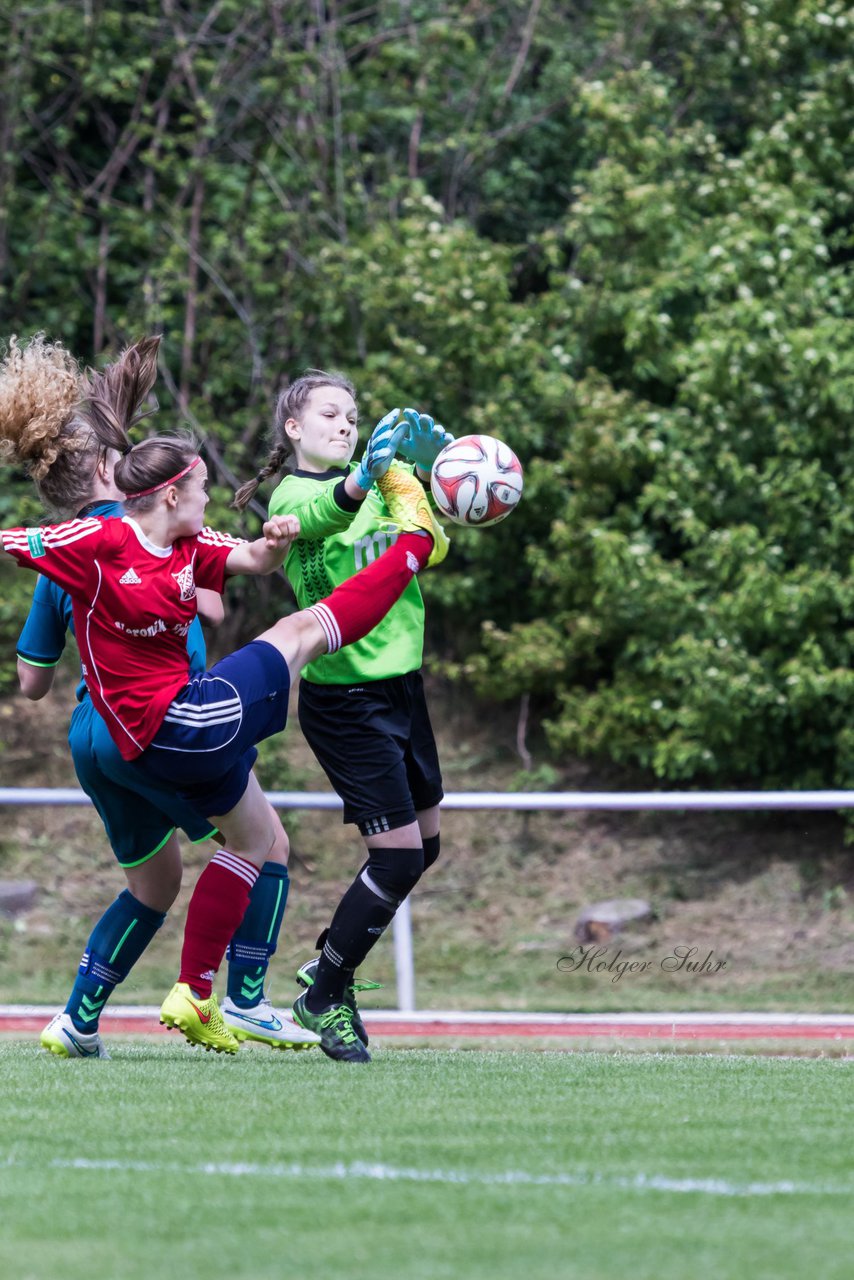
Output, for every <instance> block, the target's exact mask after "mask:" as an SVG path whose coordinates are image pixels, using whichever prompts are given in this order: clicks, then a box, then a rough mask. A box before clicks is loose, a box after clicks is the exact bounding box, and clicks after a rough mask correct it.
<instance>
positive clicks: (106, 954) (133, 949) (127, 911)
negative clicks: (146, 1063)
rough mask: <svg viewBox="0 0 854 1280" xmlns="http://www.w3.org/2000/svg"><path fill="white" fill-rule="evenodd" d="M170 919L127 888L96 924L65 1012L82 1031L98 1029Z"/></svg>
mask: <svg viewBox="0 0 854 1280" xmlns="http://www.w3.org/2000/svg"><path fill="white" fill-rule="evenodd" d="M165 919H166V914H165V912H163V911H155V910H154V909H153V907H147V906H146V905H145V904H144V903H142V902H140V901H139V899H138V898H135V897H134V896H133V894H132V893H131V891H130V889H125V890H124V892H122V893H120V894H119V896H118V897H117V898H116V900H115V902H113V903H111V904H110V906H109V907H107V910H106V911H105V912H104V914H103V915H102V916H101V919H100V920H99V921H98V923H97V924H96V925H95V928H94V929H93V930H92V933H91V934H90V936H89V941H88V942H87V944H86V950H85V951H84V952H83V958H82V960H81V961H80V968H79V970H78V972H77V977H76V979H75V981H74V986H73V987H72V988H71V994H70V996H69V997H68V1003H67V1004H66V1006H65V1012H66V1013H67V1014H69V1015H70V1017H71V1021H72V1022H73V1023H74V1025H75V1027H76V1028H77V1030H78V1031H83V1032H86V1033H88V1034H91V1032H93V1031H97V1030H98V1019H99V1017H100V1016H101V1010H102V1009H103V1007H104V1005H105V1004H106V1003H107V1001H108V1000H109V998H110V996H111V995H112V993H113V991H114V990H115V988H116V986H117V985H118V984H119V983H120V982H123V981H124V979H125V978H126V977H127V975H128V974H129V973H130V971H131V969H132V968H133V966H134V965H135V964H136V962H137V960H138V959H139V957H140V956H141V955H142V953H143V951H145V948H146V947H147V946H148V944H149V943H150V942H151V939H152V938H153V937H154V935H155V934H156V933H157V930H158V929H159V928H160V926H161V925H162V924H163V921H164V920H165Z"/></svg>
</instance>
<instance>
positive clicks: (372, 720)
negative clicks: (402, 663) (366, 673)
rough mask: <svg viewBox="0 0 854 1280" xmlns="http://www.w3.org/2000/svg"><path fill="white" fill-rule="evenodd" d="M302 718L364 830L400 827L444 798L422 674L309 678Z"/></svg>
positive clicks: (348, 816) (349, 817) (351, 817)
mask: <svg viewBox="0 0 854 1280" xmlns="http://www.w3.org/2000/svg"><path fill="white" fill-rule="evenodd" d="M299 721H300V727H301V728H302V731H303V734H304V735H305V738H306V741H307V742H308V745H309V746H310V747H311V749H312V751H313V752H314V754H315V755H316V756H317V759H318V762H319V763H320V764H321V765H322V767H323V770H324V772H325V774H326V776H327V777H328V779H329V781H330V782H331V783H332V785H333V787H334V788H335V790H336V791H337V792H338V795H339V796H340V797H341V799H342V800H343V801H344V821H345V822H355V823H357V825H358V827H359V830H360V831H361V833H362V835H365V836H369V835H378V834H379V832H381V831H394V830H396V829H397V828H398V827H405V826H408V825H409V823H410V822H414V821H415V815H416V813H417V812H419V811H420V810H422V809H432V807H433V805H436V804H438V803H439V801H440V800H441V799H442V794H443V792H442V774H441V770H440V768H439V755H438V752H437V750H436V739H435V738H434V736H433V726H432V725H431V724H430V716H429V713H428V711H427V703H426V700H425V698H424V682H423V680H422V678H421V672H420V671H409V672H407V674H406V675H402V676H392V677H390V678H389V679H387V680H366V681H365V683H364V684H353V685H348V684H315V683H314V681H311V680H302V681H301V682H300V691H299Z"/></svg>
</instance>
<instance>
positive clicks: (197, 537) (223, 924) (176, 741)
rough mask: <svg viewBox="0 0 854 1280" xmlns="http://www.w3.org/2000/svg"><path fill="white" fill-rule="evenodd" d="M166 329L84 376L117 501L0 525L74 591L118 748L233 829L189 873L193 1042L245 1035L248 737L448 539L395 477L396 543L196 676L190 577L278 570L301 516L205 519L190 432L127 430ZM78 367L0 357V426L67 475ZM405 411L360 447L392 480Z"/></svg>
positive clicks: (251, 868) (176, 1007) (178, 1001)
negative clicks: (226, 1018) (218, 525)
mask: <svg viewBox="0 0 854 1280" xmlns="http://www.w3.org/2000/svg"><path fill="white" fill-rule="evenodd" d="M157 342H158V340H157V339H147V340H144V341H143V342H142V343H139V344H136V346H133V347H130V348H129V349H128V350H127V351H125V352H124V353H123V355H122V357H121V358H120V359H119V360H118V361H117V362H116V363H115V364H114V365H112V366H110V367H109V368H108V369H107V370H106V371H105V372H104V373H103V374H100V375H92V376H91V377H90V382H89V398H88V404H87V419H88V420H89V421H90V422H91V424H92V429H93V433H94V435H95V437H96V439H97V441H98V443H99V445H100V446H101V447H102V448H104V449H113V450H116V451H118V453H119V454H120V455H121V458H120V460H119V462H118V463H117V464H116V467H115V480H116V484H117V485H118V487H119V488H120V490H121V491H122V492H123V493H124V494H125V495H126V496H125V512H126V514H125V516H124V518H123V519H122V520H103V519H99V518H97V517H92V518H84V519H80V520H72V521H67V522H65V523H63V524H58V525H52V526H51V525H48V526H44V527H38V528H31V529H7V530H4V531H2V532H0V543H2V547H3V550H4V551H5V552H6V553H7V554H8V555H11V556H12V557H13V558H14V559H15V560H16V561H17V562H18V563H19V564H21V565H23V566H26V567H28V568H31V569H35V570H37V571H39V572H40V573H42V574H43V575H44V576H45V577H46V578H49V579H50V580H51V581H53V582H55V583H57V584H58V585H59V586H61V587H62V588H63V589H64V590H66V591H67V592H68V594H69V596H70V597H71V600H72V607H73V613H74V621H75V630H76V635H77V640H78V645H79V647H80V652H81V657H82V659H83V670H84V675H85V678H86V683H87V687H88V689H89V692H90V695H91V697H92V701H93V704H94V705H95V706H96V708H97V709H98V711H99V713H100V714H101V716H102V717H103V719H104V721H105V723H106V725H107V727H108V729H109V731H110V734H111V736H112V737H113V740H114V741H115V743H116V745H117V746H118V748H119V751H120V752H121V754H122V756H123V757H124V758H125V759H126V760H130V761H134V762H135V764H136V767H138V768H139V769H141V770H142V771H143V772H144V773H145V774H146V775H147V776H148V777H149V778H152V779H156V780H157V781H158V782H160V783H162V782H163V781H166V782H171V783H173V784H174V785H175V786H176V788H177V789H178V790H179V791H180V793H181V794H182V795H183V796H184V797H185V799H186V800H187V801H188V802H189V803H190V804H192V806H193V807H194V808H195V809H196V810H197V811H198V812H199V813H200V814H201V815H202V816H203V817H205V818H208V819H209V820H210V821H211V823H212V824H214V825H215V826H217V827H218V828H219V830H220V831H221V832H222V834H223V836H224V838H225V845H226V847H225V848H224V849H223V850H221V851H220V852H219V853H217V854H216V855H215V856H214V858H213V859H212V861H211V862H210V863H209V864H208V866H207V867H206V868H205V870H204V871H203V872H202V874H201V876H200V878H199V881H198V883H197V885H196V887H195V889H194V891H193V895H192V898H191V901H190V905H189V909H188V915H187V924H186V928H185V932H184V946H183V950H182V956H181V971H180V974H179V977H178V981H177V983H176V984H175V986H174V987H173V989H172V991H171V992H170V993H169V995H168V996H167V998H166V1000H165V1002H164V1004H163V1007H162V1009H161V1020H162V1021H163V1022H164V1023H165V1024H166V1025H167V1026H173V1027H177V1028H179V1029H180V1030H181V1031H182V1032H183V1034H184V1035H185V1036H186V1037H187V1039H188V1040H190V1041H192V1042H194V1043H198V1044H203V1045H205V1047H206V1048H211V1049H215V1050H216V1051H218V1052H219V1051H225V1052H229V1053H234V1052H236V1050H237V1048H238V1042H237V1040H236V1039H235V1037H234V1036H233V1035H232V1033H231V1031H230V1030H229V1029H228V1027H227V1026H226V1025H225V1023H224V1022H223V1019H222V1015H221V1013H220V1011H219V1007H218V1005H217V1001H216V997H215V996H214V995H213V993H212V983H213V978H214V976H215V974H216V971H217V969H218V968H219V966H220V963H221V962H222V958H223V955H224V952H225V948H226V945H227V943H228V941H229V939H230V937H231V936H232V934H233V933H234V930H235V928H236V927H237V925H238V924H239V923H240V921H241V920H242V918H243V915H244V912H245V910H246V906H247V902H248V899H249V893H250V890H251V888H252V886H253V884H254V883H255V880H256V878H257V876H258V873H259V869H260V867H261V866H262V865H263V864H264V862H265V860H266V858H267V854H268V851H269V850H270V848H272V847H273V843H274V841H275V831H274V829H273V821H272V817H271V810H270V806H269V804H268V803H267V800H266V798H265V797H264V794H263V792H262V790H261V787H260V785H259V783H258V781H257V779H256V777H255V775H254V773H253V772H252V765H253V764H254V761H255V758H256V755H257V752H256V751H255V744H256V743H257V742H260V741H261V740H262V739H264V738H266V737H269V736H270V735H271V734H274V733H278V732H280V731H281V730H282V729H283V728H284V725H285V721H286V719H287V701H288V691H289V688H290V681H291V675H292V673H296V672H298V671H300V670H301V669H302V667H303V666H304V665H305V664H306V663H307V662H309V661H311V660H312V659H314V658H316V657H318V656H319V655H320V654H322V653H330V652H334V651H335V650H336V649H338V648H340V647H341V646H343V645H345V644H349V643H352V642H353V641H354V640H356V639H359V638H360V637H361V636H363V635H365V634H366V633H367V632H369V631H370V630H372V629H373V627H374V626H375V625H376V624H377V622H378V621H379V620H380V618H381V617H382V616H384V614H385V613H386V611H387V610H388V609H389V608H390V607H391V605H392V604H393V603H394V601H395V600H396V599H397V597H398V596H399V595H400V593H401V592H402V591H403V590H404V588H405V587H406V585H407V583H408V582H409V581H410V580H411V578H412V576H413V574H414V573H416V572H417V571H418V570H419V569H421V568H423V567H424V566H425V565H426V564H427V563H428V561H432V562H438V560H439V559H441V558H442V557H443V555H444V553H445V550H446V546H447V544H446V542H444V541H443V540H442V539H441V537H440V535H439V534H438V533H437V530H436V525H435V523H434V521H433V518H432V516H431V514H430V510H429V507H428V505H427V503H426V501H425V499H424V494H423V490H422V489H421V486H420V485H419V484H418V483H417V482H413V484H412V487H411V490H408V491H404V492H401V491H400V490H399V489H398V490H396V492H395V493H394V494H392V495H389V497H388V498H387V501H388V503H389V506H390V507H391V508H392V514H393V518H394V519H395V522H396V523H397V525H398V528H400V529H401V530H402V531H403V532H402V533H401V535H400V536H399V537H398V539H397V541H396V542H395V544H394V546H393V547H390V548H389V550H388V551H387V552H386V553H385V554H383V555H382V556H380V557H378V559H376V560H375V561H374V562H373V564H371V565H370V566H368V568H367V569H365V570H363V571H362V572H361V573H359V574H357V575H355V577H353V578H352V579H350V580H349V581H348V582H346V583H344V584H343V585H342V586H340V587H338V588H337V589H336V590H335V591H334V592H333V593H332V595H330V596H329V597H328V598H327V599H326V600H322V601H319V602H318V603H317V604H315V605H313V606H312V607H311V608H309V609H304V610H302V611H300V612H299V613H295V614H291V615H290V616H289V617H286V618H281V619H279V621H278V622H276V623H274V625H273V626H272V627H270V628H268V629H267V630H266V631H264V632H263V633H262V634H261V635H260V636H259V637H257V639H255V640H254V641H252V642H251V643H250V644H248V645H245V646H244V647H243V648H242V649H240V650H238V651H237V652H236V653H234V654H231V655H229V656H228V657H226V658H224V659H222V660H221V661H220V662H218V663H216V664H215V666H214V667H212V668H211V670H210V671H208V672H205V673H201V674H198V675H193V676H190V675H189V669H188V661H187V649H186V643H185V640H186V634H187V630H188V628H189V625H190V623H191V621H192V619H193V617H194V616H195V613H196V599H195V596H196V588H197V587H206V588H209V589H211V590H214V591H218V592H222V590H223V587H224V584H225V580H226V578H227V577H229V576H231V575H232V574H235V573H250V574H268V573H272V572H273V571H274V570H275V569H277V568H278V567H279V566H280V565H281V564H282V561H283V560H284V557H285V555H286V554H287V552H288V550H289V548H290V546H291V544H292V543H293V541H294V539H295V538H296V536H297V535H298V533H299V522H298V521H297V519H296V518H295V517H293V516H280V517H274V518H273V519H271V520H268V521H267V522H266V523H265V525H264V527H263V532H262V537H261V538H258V539H256V540H255V541H254V542H244V541H240V540H238V539H235V538H232V537H231V536H229V535H228V534H222V533H217V532H216V531H213V530H210V529H206V528H204V521H203V517H204V510H205V507H206V505H207V501H208V498H207V468H206V466H205V464H204V462H203V461H202V459H201V458H200V456H199V454H198V451H197V448H196V445H195V443H194V441H193V440H192V438H191V437H189V436H185V435H173V436H152V437H150V438H149V439H147V440H144V441H142V442H140V443H139V444H136V445H132V444H131V442H130V439H129V438H128V430H127V428H128V422H129V420H130V408H131V405H132V404H133V403H134V388H135V386H136V385H137V379H138V375H139V364H140V362H141V361H142V360H146V359H147V360H151V359H156V349H157ZM78 377H79V374H78V370H77V366H76V362H75V361H74V360H73V359H72V358H71V357H70V356H69V354H68V353H67V352H66V351H65V350H64V349H63V348H62V347H61V346H59V345H50V344H46V343H44V342H43V341H42V340H41V339H36V340H34V341H33V342H31V343H30V344H29V346H28V347H26V348H23V349H22V348H20V347H18V346H17V345H16V344H15V343H14V341H13V342H12V344H11V346H10V351H9V353H8V356H7V358H6V360H5V361H4V363H3V366H2V368H0V439H2V440H4V441H5V442H6V452H7V456H8V455H9V454H11V455H12V456H13V457H15V458H16V459H17V460H18V461H19V462H25V463H27V464H29V466H30V470H31V473H32V474H33V476H34V478H35V479H39V478H41V477H44V476H45V475H47V474H48V473H49V472H51V473H52V472H53V471H54V468H58V471H57V472H56V474H57V476H58V477H59V482H60V483H61V473H62V466H63V460H64V458H65V457H66V444H67V441H64V437H63V430H64V429H65V428H67V426H68V424H69V422H70V421H71V419H72V417H73V415H74V411H75V408H76V405H77V401H78V395H79V392H78ZM398 416H399V415H398V412H397V411H396V410H395V411H393V413H392V414H388V415H386V417H385V418H383V419H382V421H381V422H380V423H379V424H378V426H377V428H376V429H375V431H374V432H373V434H372V436H371V438H370V440H369V442H368V445H367V447H366V451H365V456H364V458H363V468H364V473H365V475H366V476H368V477H369V478H370V480H371V481H372V482H373V481H379V482H380V484H382V477H383V476H384V475H385V472H386V471H387V469H388V466H389V464H390V462H391V460H392V458H393V456H394V452H395V449H396V448H397V444H398V442H399V440H400V438H401V436H402V435H403V433H404V432H405V430H406V426H407V424H406V422H405V420H401V421H400V422H398V421H397V419H398Z"/></svg>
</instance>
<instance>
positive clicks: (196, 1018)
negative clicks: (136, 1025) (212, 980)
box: [160, 982, 240, 1053]
mask: <svg viewBox="0 0 854 1280" xmlns="http://www.w3.org/2000/svg"><path fill="white" fill-rule="evenodd" d="M160 1021H161V1022H162V1023H163V1025H164V1026H166V1027H175V1028H176V1029H177V1030H178V1031H180V1032H181V1033H182V1035H184V1036H186V1038H187V1039H188V1040H189V1042H190V1044H202V1045H204V1047H205V1048H206V1049H213V1051H214V1053H237V1050H238V1049H239V1048H240V1044H239V1043H238V1041H237V1038H236V1037H235V1036H233V1035H232V1033H231V1032H230V1031H229V1029H228V1027H227V1026H226V1025H225V1021H224V1019H223V1016H222V1014H221V1013H220V1011H219V1005H218V1004H217V999H216V996H211V997H210V998H209V999H208V1000H200V999H199V997H198V996H195V995H193V991H192V988H191V987H189V986H188V985H187V983H186V982H176V983H175V985H174V987H173V988H172V990H171V991H170V992H169V994H168V996H167V997H166V999H165V1000H164V1001H163V1005H162V1007H161V1010H160Z"/></svg>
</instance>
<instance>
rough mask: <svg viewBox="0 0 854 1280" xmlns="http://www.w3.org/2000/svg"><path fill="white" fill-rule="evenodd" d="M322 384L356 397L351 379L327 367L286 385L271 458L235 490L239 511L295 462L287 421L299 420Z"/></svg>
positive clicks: (276, 418)
mask: <svg viewBox="0 0 854 1280" xmlns="http://www.w3.org/2000/svg"><path fill="white" fill-rule="evenodd" d="M318 387H339V388H340V389H341V390H342V391H346V392H348V394H349V395H351V396H352V397H353V399H354V400H355V399H356V388H355V387H354V386H353V384H352V382H350V380H349V378H346V377H345V376H344V374H343V373H326V372H325V371H324V370H323V369H306V371H305V373H304V374H303V375H302V376H301V377H299V378H297V379H296V381H295V382H292V383H291V384H290V386H288V387H285V389H284V391H283V392H282V393H281V395H280V396H279V398H278V400H277V401H276V410H275V413H274V414H273V446H272V448H271V450H270V452H269V454H268V455H267V461H266V462H265V463H264V466H263V467H262V468H261V470H260V471H259V472H258V474H257V475H256V477H255V479H254V480H247V482H246V484H243V485H241V486H240V488H239V489H238V490H237V492H236V493H235V495H234V501H233V502H232V504H231V505H232V506H233V507H236V508H237V510H238V511H242V510H243V508H244V507H245V506H246V505H247V504H248V503H249V501H250V499H251V498H253V497H254V496H255V493H256V491H257V489H258V486H259V485H261V484H263V483H264V481H265V480H269V479H270V477H271V476H275V475H278V474H279V472H281V471H284V470H285V469H286V467H288V466H289V464H290V463H291V461H292V459H293V452H294V448H293V442H292V441H291V439H290V437H289V436H288V435H287V434H286V433H285V423H286V422H287V421H288V420H289V419H290V418H296V419H297V420H299V417H300V415H301V414H302V412H303V410H304V409H305V406H306V404H307V403H308V398H309V396H310V395H311V393H312V391H316V390H317V388H318Z"/></svg>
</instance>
